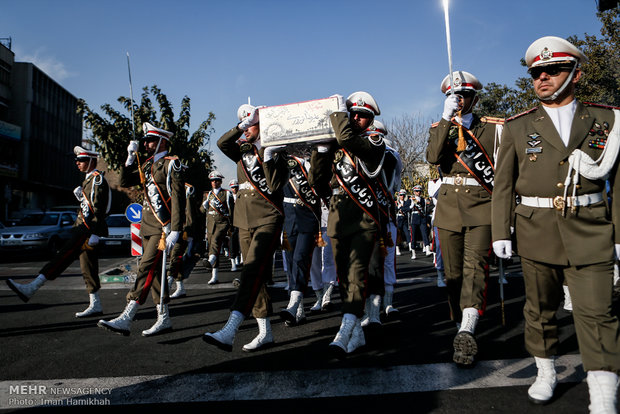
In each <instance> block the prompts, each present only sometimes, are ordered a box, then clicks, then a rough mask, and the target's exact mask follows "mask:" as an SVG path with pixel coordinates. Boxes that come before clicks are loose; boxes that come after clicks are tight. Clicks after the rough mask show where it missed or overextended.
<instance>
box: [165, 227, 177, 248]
mask: <svg viewBox="0 0 620 414" xmlns="http://www.w3.org/2000/svg"><path fill="white" fill-rule="evenodd" d="M179 234H180V232H178V231H171V232H170V234H169V235H168V237H166V252H168V253H170V251H171V250H172V248H173V247H174V245H175V244H176V242H177V240H179Z"/></svg>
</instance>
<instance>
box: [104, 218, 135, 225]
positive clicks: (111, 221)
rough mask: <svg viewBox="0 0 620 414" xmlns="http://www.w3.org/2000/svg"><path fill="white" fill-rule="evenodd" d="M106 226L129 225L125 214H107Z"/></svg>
mask: <svg viewBox="0 0 620 414" xmlns="http://www.w3.org/2000/svg"><path fill="white" fill-rule="evenodd" d="M105 221H106V223H108V227H129V224H130V223H129V220H127V217H125V216H108V218H106V219H105Z"/></svg>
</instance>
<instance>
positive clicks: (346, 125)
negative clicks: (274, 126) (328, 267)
mask: <svg viewBox="0 0 620 414" xmlns="http://www.w3.org/2000/svg"><path fill="white" fill-rule="evenodd" d="M338 99H339V110H338V111H336V112H334V113H332V114H331V115H330V120H331V123H332V127H333V129H334V131H335V133H336V143H332V144H331V145H316V146H315V149H314V150H313V152H312V158H311V164H312V168H311V172H310V183H311V184H312V185H313V187H314V188H315V189H317V192H318V193H319V195H320V196H322V197H327V196H328V195H329V193H331V200H330V206H329V209H330V210H329V218H328V223H327V235H328V236H329V237H330V238H331V241H332V248H333V252H334V259H335V261H336V271H337V273H338V280H339V287H340V294H341V297H342V301H343V304H342V315H343V316H342V323H341V325H340V329H339V330H338V333H337V334H336V336H335V338H334V340H333V341H332V342H331V343H330V344H329V347H330V349H332V350H333V351H334V352H335V353H337V354H338V355H344V354H346V353H351V352H353V351H355V350H356V349H357V348H359V347H361V346H364V345H365V343H366V341H365V337H364V331H363V329H362V325H361V318H362V317H363V315H364V306H365V302H366V299H367V292H368V291H369V290H374V286H373V289H371V288H370V286H369V284H370V283H373V284H375V285H377V284H378V285H381V287H382V285H383V279H382V278H381V279H379V280H375V279H378V278H377V277H376V276H377V275H380V274H382V272H383V260H378V259H379V258H380V256H381V254H380V253H379V254H377V253H376V251H375V250H376V249H379V248H380V243H379V242H380V238H381V236H382V226H381V216H380V215H381V212H380V207H379V202H378V200H377V193H376V192H375V191H376V189H377V188H376V185H377V179H378V177H379V175H380V173H381V169H382V164H383V159H384V156H385V143H384V142H383V138H382V137H381V136H380V135H376V136H371V137H367V136H366V135H365V131H366V129H367V128H368V127H369V126H370V125H371V124H372V121H373V120H374V117H375V115H379V114H380V113H381V112H380V110H379V106H378V105H377V103H376V101H375V100H374V98H373V97H372V96H371V95H370V94H369V93H367V92H355V93H353V94H351V95H350V96H349V97H348V98H347V100H346V101H345V100H344V98H343V97H342V96H339V95H338ZM371 267H373V269H372V271H371V269H370V268H371ZM369 279H372V280H369ZM379 289H380V288H377V290H379Z"/></svg>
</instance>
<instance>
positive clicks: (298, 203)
mask: <svg viewBox="0 0 620 414" xmlns="http://www.w3.org/2000/svg"><path fill="white" fill-rule="evenodd" d="M295 204H296V205H298V206H303V205H304V202H303V201H301V198H298V199H297V200H295Z"/></svg>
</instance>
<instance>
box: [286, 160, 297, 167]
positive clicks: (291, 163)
mask: <svg viewBox="0 0 620 414" xmlns="http://www.w3.org/2000/svg"><path fill="white" fill-rule="evenodd" d="M296 166H297V161H295V160H294V159H292V158H289V159H288V168H291V169H292V168H295V167H296Z"/></svg>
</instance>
